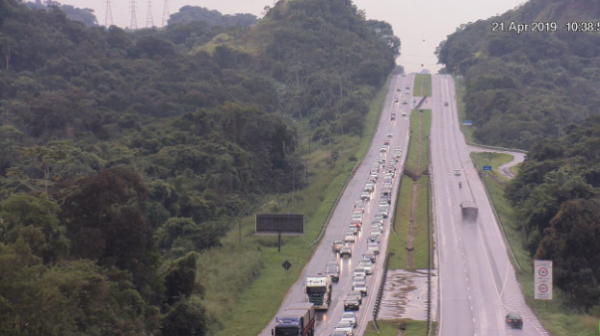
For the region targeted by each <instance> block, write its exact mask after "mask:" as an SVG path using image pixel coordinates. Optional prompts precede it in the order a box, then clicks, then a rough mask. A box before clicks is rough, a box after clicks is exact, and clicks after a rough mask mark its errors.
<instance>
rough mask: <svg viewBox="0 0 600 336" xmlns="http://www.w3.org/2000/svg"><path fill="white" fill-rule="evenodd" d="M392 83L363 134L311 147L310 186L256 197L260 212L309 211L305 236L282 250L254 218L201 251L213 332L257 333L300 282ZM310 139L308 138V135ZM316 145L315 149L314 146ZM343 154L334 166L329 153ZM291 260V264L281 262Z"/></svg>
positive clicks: (377, 102)
mask: <svg viewBox="0 0 600 336" xmlns="http://www.w3.org/2000/svg"><path fill="white" fill-rule="evenodd" d="M386 92H387V85H386V86H384V87H383V88H382V89H381V90H380V92H379V93H378V94H377V95H376V98H375V99H374V100H373V101H372V102H371V104H370V106H369V108H370V111H369V114H368V115H367V116H366V119H365V131H364V133H363V136H362V137H360V138H359V137H357V136H338V137H335V138H334V139H333V141H332V143H331V144H329V145H327V146H321V147H317V146H315V144H313V145H312V148H311V149H312V153H311V155H310V161H309V163H310V164H309V166H310V168H309V173H310V176H309V177H310V179H309V184H308V186H307V187H306V188H304V189H303V190H300V191H298V192H296V193H290V194H283V195H279V196H277V195H273V196H269V197H265V198H264V199H260V200H257V202H256V203H257V204H263V205H262V206H261V207H260V209H257V211H263V212H279V213H285V212H292V213H303V214H304V215H305V222H306V224H305V235H304V236H302V237H282V248H281V252H280V253H278V252H277V237H269V236H255V235H254V217H253V216H248V217H246V218H243V219H241V236H242V239H241V244H240V242H239V232H238V230H236V229H234V230H231V231H230V232H229V233H228V234H227V236H226V237H224V238H223V239H222V241H221V243H222V246H221V247H220V248H217V249H213V250H211V251H207V252H204V253H203V254H202V258H201V261H200V262H199V267H198V268H199V270H200V271H199V274H198V278H199V279H200V281H201V282H202V283H203V284H205V287H206V288H205V299H204V301H205V302H204V305H205V307H206V309H207V316H208V319H209V325H210V326H211V330H209V334H212V335H217V336H219V335H223V336H224V335H257V334H259V333H260V332H261V331H262V330H263V329H264V327H265V326H266V325H267V324H268V322H269V321H270V320H271V318H273V316H274V315H275V313H276V312H277V310H278V309H279V307H280V305H281V302H282V301H283V299H284V297H285V295H286V293H287V291H288V290H289V288H290V287H291V286H292V285H293V284H294V283H295V282H296V281H297V280H298V278H299V277H300V275H301V272H302V269H303V268H304V266H305V265H306V263H307V262H308V261H309V260H310V258H311V256H312V253H313V251H314V249H315V248H316V245H315V246H311V242H312V241H314V240H315V239H316V238H317V236H318V235H319V232H320V231H321V229H322V228H323V225H325V224H326V223H325V221H326V218H327V216H328V214H329V212H330V210H331V209H332V207H333V205H334V203H335V200H336V198H337V197H338V195H339V194H340V192H341V191H342V188H343V186H344V184H345V183H346V181H347V179H348V178H349V177H350V174H351V172H352V169H353V168H354V167H355V165H356V163H357V160H360V158H361V157H362V156H363V155H364V154H365V153H366V151H367V150H368V148H369V144H370V143H371V139H372V137H373V134H374V133H375V131H376V129H377V125H378V123H379V119H380V116H381V112H382V109H383V104H384V102H385V97H386ZM304 138H306V137H304ZM315 147H316V148H315ZM334 150H335V151H337V152H338V153H339V158H338V159H337V163H336V165H335V167H333V168H332V167H331V166H330V164H329V160H330V153H331V152H332V151H334ZM285 260H288V261H289V262H290V263H291V264H292V267H291V269H290V270H289V271H287V272H286V271H285V270H284V269H283V267H282V266H281V265H282V263H283V262H284V261H285Z"/></svg>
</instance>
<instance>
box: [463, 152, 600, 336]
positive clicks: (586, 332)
mask: <svg viewBox="0 0 600 336" xmlns="http://www.w3.org/2000/svg"><path fill="white" fill-rule="evenodd" d="M503 155H507V154H496V153H493V154H492V153H474V154H473V157H474V158H475V162H476V163H477V164H478V167H479V166H480V165H481V164H482V163H486V164H487V162H490V159H491V162H492V166H493V168H494V172H497V167H498V165H499V164H502V163H503V161H506V157H503ZM495 174H496V175H497V176H499V175H500V174H498V173H495ZM484 181H485V185H486V187H487V188H488V191H489V192H490V196H491V198H492V201H493V203H494V206H495V208H496V211H497V212H498V216H500V219H501V221H502V225H503V226H504V230H505V231H506V235H507V237H508V240H509V242H510V244H511V246H512V248H513V250H514V252H515V255H516V257H517V259H518V260H519V264H520V265H521V267H522V269H523V271H522V272H521V273H520V274H518V275H517V278H518V280H519V282H520V283H521V287H522V288H523V290H524V294H525V300H526V301H527V304H528V305H529V306H530V307H532V309H533V310H534V312H535V313H536V315H537V316H538V317H539V318H540V319H541V321H542V323H543V324H544V326H545V327H546V328H547V329H548V331H549V332H550V333H551V334H552V335H555V336H592V335H597V330H598V329H597V328H598V323H597V322H598V320H597V319H596V318H594V317H591V316H588V315H582V314H577V313H576V312H573V311H570V310H569V309H568V308H566V307H567V305H566V304H567V301H566V299H565V297H564V294H563V293H561V292H560V291H558V290H557V289H556V288H555V289H554V294H555V299H554V300H553V301H551V302H549V303H548V307H547V308H546V303H545V302H541V301H537V300H534V299H533V271H532V265H533V260H532V258H531V256H530V255H529V253H528V252H527V251H526V250H525V249H524V248H523V237H522V235H521V232H520V231H519V230H518V226H517V223H516V216H515V213H514V210H513V209H512V207H511V206H510V204H509V203H508V201H507V200H506V199H505V198H504V185H503V184H501V183H498V182H497V181H496V180H495V179H493V178H490V177H485V179H484Z"/></svg>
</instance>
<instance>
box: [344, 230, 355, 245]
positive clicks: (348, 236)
mask: <svg viewBox="0 0 600 336" xmlns="http://www.w3.org/2000/svg"><path fill="white" fill-rule="evenodd" d="M344 241H345V242H346V243H354V242H355V241H356V237H355V236H354V233H353V232H348V233H346V237H345V238H344Z"/></svg>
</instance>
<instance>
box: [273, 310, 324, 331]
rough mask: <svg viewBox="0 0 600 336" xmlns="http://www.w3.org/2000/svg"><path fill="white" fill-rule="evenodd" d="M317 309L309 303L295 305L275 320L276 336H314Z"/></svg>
mask: <svg viewBox="0 0 600 336" xmlns="http://www.w3.org/2000/svg"><path fill="white" fill-rule="evenodd" d="M314 334H315V309H314V305H313V304H312V303H309V302H304V303H294V304H291V305H289V306H288V307H287V308H285V310H284V311H283V312H282V313H281V314H279V315H277V317H276V318H275V328H274V329H272V330H271V335H274V336H314Z"/></svg>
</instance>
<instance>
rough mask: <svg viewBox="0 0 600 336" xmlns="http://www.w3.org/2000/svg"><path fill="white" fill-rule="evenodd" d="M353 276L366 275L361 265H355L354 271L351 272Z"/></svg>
mask: <svg viewBox="0 0 600 336" xmlns="http://www.w3.org/2000/svg"><path fill="white" fill-rule="evenodd" d="M352 275H353V276H355V277H357V276H361V277H365V278H366V277H367V272H365V269H364V268H362V267H357V268H355V269H354V273H352Z"/></svg>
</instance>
